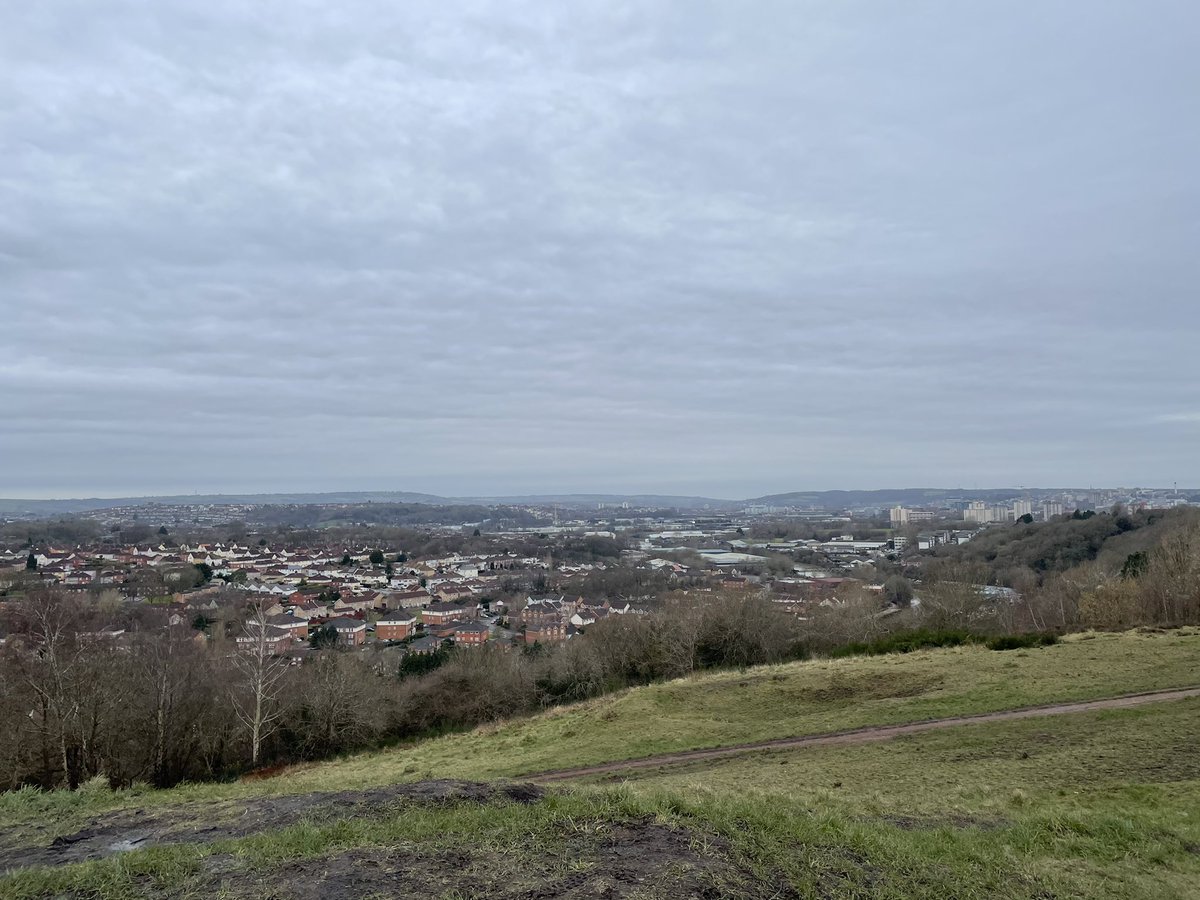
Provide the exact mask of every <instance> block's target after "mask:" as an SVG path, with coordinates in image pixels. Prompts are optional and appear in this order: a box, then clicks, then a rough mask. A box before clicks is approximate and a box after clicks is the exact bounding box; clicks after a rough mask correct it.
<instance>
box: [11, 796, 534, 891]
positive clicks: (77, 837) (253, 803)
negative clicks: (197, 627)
mask: <svg viewBox="0 0 1200 900" xmlns="http://www.w3.org/2000/svg"><path fill="white" fill-rule="evenodd" d="M543 793H544V791H543V789H542V788H540V787H538V786H537V785H532V784H509V785H504V784H500V785H492V784H480V783H477V782H470V781H422V782H417V783H415V784H397V785H391V786H389V787H384V788H376V789H373V790H366V791H331V792H321V793H314V794H294V795H290V796H288V795H284V796H274V797H257V798H250V799H246V800H237V801H226V802H218V803H184V804H179V805H176V806H171V807H157V808H156V807H151V808H148V809H137V810H116V811H114V812H111V813H106V814H105V815H103V816H99V817H97V818H95V819H93V820H92V821H90V822H89V823H88V824H87V825H85V826H84V827H83V828H81V829H80V830H79V831H77V832H75V833H74V834H69V835H62V836H60V837H57V838H55V839H54V840H53V841H52V842H51V843H50V844H48V845H42V846H22V845H21V843H20V841H19V840H12V839H8V840H4V841H3V844H2V845H0V872H4V871H11V870H14V869H20V868H24V867H27V866H59V865H65V864H67V863H76V862H83V861H85V860H89V859H101V858H103V857H106V856H112V855H114V854H118V853H124V852H128V851H130V850H143V849H145V848H147V847H158V846H163V845H167V844H186V843H209V842H211V841H219V840H225V839H227V838H240V837H246V836H247V835H250V834H255V833H257V832H259V831H263V830H264V829H270V830H277V829H280V828H286V827H288V826H289V825H294V824H296V823H298V822H301V821H304V820H309V819H313V820H320V819H327V818H331V817H332V818H349V817H354V816H376V815H383V814H386V813H388V812H389V811H390V810H392V809H395V808H398V807H400V806H402V805H404V804H411V803H426V804H431V803H432V804H450V803H499V802H513V803H536V802H537V801H538V800H540V799H541V798H542V796H543Z"/></svg>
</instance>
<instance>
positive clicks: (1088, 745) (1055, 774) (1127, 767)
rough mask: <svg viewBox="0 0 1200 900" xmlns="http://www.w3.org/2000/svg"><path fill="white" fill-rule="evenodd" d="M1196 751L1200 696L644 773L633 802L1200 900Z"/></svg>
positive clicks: (1082, 885)
mask: <svg viewBox="0 0 1200 900" xmlns="http://www.w3.org/2000/svg"><path fill="white" fill-rule="evenodd" d="M1198 746H1200V700H1194V699H1192V700H1179V701H1173V702H1168V703H1162V704H1154V705H1150V706H1145V707H1139V708H1135V709H1122V710H1106V711H1102V712H1090V713H1080V714H1077V715H1072V716H1064V717H1060V718H1055V719H1053V720H1041V721H1039V720H1029V719H1027V720H1019V721H1010V722H1004V723H993V724H978V725H965V726H960V727H957V728H953V729H947V730H945V731H939V732H925V733H922V734H916V735H909V736H905V737H901V738H897V739H895V740H893V741H889V742H887V743H882V744H861V745H857V746H842V747H829V748H812V749H807V750H799V751H780V752H765V753H756V754H753V755H749V756H743V757H737V758H732V759H727V760H722V761H719V762H714V763H711V764H708V765H705V766H703V767H702V768H701V767H683V768H679V767H676V768H671V769H667V770H664V771H662V772H643V773H639V774H638V775H636V776H635V779H636V780H634V781H632V782H627V783H626V785H625V786H624V789H626V790H630V791H633V792H634V793H635V794H637V795H639V796H643V797H645V798H647V799H661V798H664V797H671V798H674V799H675V801H676V802H677V803H681V804H697V805H699V806H704V805H706V804H709V803H713V802H717V803H719V802H721V800H722V798H728V797H733V796H736V797H739V798H741V799H742V800H743V801H744V802H747V803H749V804H751V805H758V804H761V805H762V806H763V807H764V808H767V809H772V810H775V809H777V808H778V807H779V805H780V804H784V805H785V806H787V807H789V808H796V809H802V810H811V811H813V812H814V814H818V815H819V814H828V813H829V812H830V811H837V813H838V814H839V815H841V816H843V817H847V818H851V819H854V820H857V821H859V822H861V823H863V824H864V825H865V826H867V827H868V828H869V830H870V831H871V833H872V835H873V837H874V839H875V840H877V841H882V842H884V843H885V844H888V845H890V846H892V847H898V846H907V847H908V848H909V849H910V851H911V852H913V853H917V854H918V855H920V852H919V851H918V850H917V849H916V848H917V847H918V846H921V845H922V843H923V844H924V846H926V847H927V849H928V852H930V853H934V854H937V855H938V858H941V859H943V860H947V859H951V860H953V859H956V858H957V859H960V860H965V859H968V858H976V859H980V860H990V861H991V863H992V864H995V863H996V861H997V860H1010V861H1013V862H1017V861H1019V863H1020V866H1021V868H1022V870H1023V871H1024V872H1025V873H1026V875H1028V876H1029V877H1030V878H1032V879H1033V881H1034V882H1036V883H1038V884H1044V885H1047V886H1050V887H1051V888H1052V889H1053V891H1054V892H1055V893H1061V894H1065V895H1067V896H1106V897H1109V896H1111V897H1146V898H1150V897H1197V896H1200V753H1197V751H1196V748H1197V747H1198ZM785 798H786V799H785ZM772 815H774V813H772ZM889 826H891V827H889ZM895 832H902V833H903V836H901V835H898V834H896V833H895ZM913 836H915V837H913ZM910 840H915V841H916V843H910ZM983 895H987V892H986V891H984V892H983ZM1015 895H1016V896H1021V894H1020V893H1017V894H1015Z"/></svg>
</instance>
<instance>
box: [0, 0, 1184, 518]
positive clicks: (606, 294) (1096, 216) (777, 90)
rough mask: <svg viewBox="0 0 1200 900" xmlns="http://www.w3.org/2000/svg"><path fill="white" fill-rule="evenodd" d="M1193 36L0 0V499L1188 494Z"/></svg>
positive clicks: (1046, 10)
mask: <svg viewBox="0 0 1200 900" xmlns="http://www.w3.org/2000/svg"><path fill="white" fill-rule="evenodd" d="M1198 25H1200V12H1197V10H1196V9H1195V8H1194V6H1193V5H1191V4H1186V3H1182V2H1167V0H1161V2H1152V3H1148V4H1141V5H1138V6H1137V8H1134V7H1132V6H1126V5H1122V4H1090V5H1087V6H1086V8H1085V7H1081V5H1080V4H1077V3H1069V2H1065V0H1059V2H1049V3H1043V4H1037V5H1036V6H1035V7H1029V8H1019V7H1013V6H1012V5H1011V4H1004V3H999V2H986V3H973V4H957V3H951V2H922V3H915V4H890V3H883V2H878V3H866V4H857V5H849V4H843V3H834V2H812V3H804V4H797V3H790V2H782V0H780V2H767V3H761V4H755V5H753V7H747V6H745V5H744V4H733V3H718V2H701V3H695V2H691V3H684V2H679V0H670V2H669V0H658V2H650V3H639V4H626V5H622V4H612V3H601V2H583V3H572V4H551V3H533V2H527V3H518V4H512V3H503V4H502V3H498V2H461V3H418V2H414V3H405V4H389V3H382V2H370V0H352V2H348V3H343V4H337V5H329V4H324V3H316V2H303V3H296V2H288V3H284V2H282V0H268V2H263V3H258V4H252V5H247V4H240V3H233V2H231V0H230V2H205V3H199V2H191V0H181V2H178V3H171V4H155V5H148V4H144V3H137V2H132V0H130V2H121V0H99V2H97V0H91V2H87V3H84V2H60V3H55V4H27V5H25V6H24V7H22V8H21V9H19V10H18V11H16V12H14V13H10V15H9V16H8V22H7V27H6V29H5V30H4V32H3V33H2V34H0V56H2V57H3V58H4V59H5V61H6V77H5V79H4V80H3V81H2V82H0V304H3V312H4V327H3V330H2V331H0V391H3V394H4V396H5V397H6V398H7V400H8V404H7V414H6V417H5V420H4V425H3V427H2V428H0V461H2V462H3V466H2V468H0V471H2V472H3V477H2V478H0V495H10V496H13V495H15V496H21V495H37V494H64V493H80V492H83V493H127V492H159V491H171V490H176V489H178V490H192V489H198V490H204V491H209V490H221V489H229V490H233V489H237V490H250V489H273V488H279V489H321V488H329V489H337V488H405V489H413V490H431V491H437V492H443V493H455V492H464V493H465V492H472V493H504V492H510V491H518V490H539V491H541V490H635V489H644V490H655V491H660V490H662V491H667V490H678V491H681V492H683V491H686V492H703V493H710V494H717V495H721V494H725V495H738V494H753V493H760V492H766V491H769V490H776V489H790V488H796V487H814V488H819V487H839V486H840V487H847V486H864V487H871V486H880V485H884V484H889V483H890V484H901V483H903V484H919V483H925V484H953V483H960V484H973V483H981V484H984V483H994V484H999V483H1010V484H1018V483H1025V484H1032V483H1046V484H1049V483H1060V484H1061V483H1081V482H1083V481H1087V482H1095V483H1105V482H1114V483H1115V482H1143V483H1151V482H1157V483H1168V482H1170V481H1175V480H1178V481H1180V482H1181V483H1186V482H1188V481H1189V480H1190V481H1200V478H1197V477H1195V476H1196V475H1200V473H1196V472H1195V463H1194V459H1195V452H1194V450H1195V444H1194V441H1195V438H1196V433H1195V428H1194V425H1195V413H1194V412H1193V411H1194V410H1195V408H1196V402H1195V390H1194V387H1193V386H1194V384H1195V383H1196V379H1197V375H1200V368H1198V367H1200V363H1197V361H1196V360H1197V358H1198V357H1197V355H1196V353H1195V343H1196V336H1197V333H1198V331H1200V329H1198V326H1200V307H1198V306H1197V305H1196V304H1195V302H1194V299H1193V296H1192V295H1193V294H1194V293H1195V287H1194V286H1195V284H1196V276H1197V274H1200V273H1198V272H1197V269H1198V268H1200V264H1198V263H1197V260H1196V258H1195V256H1196V254H1195V253H1194V247H1195V246H1196V245H1197V244H1198V243H1200V240H1198V239H1200V174H1197V170H1196V168H1195V166H1194V162H1193V160H1194V159H1195V158H1196V156H1197V151H1200V124H1198V123H1197V120H1196V118H1195V117H1194V116H1193V115H1191V113H1190V108H1189V106H1190V101H1191V97H1190V94H1191V91H1190V85H1192V84H1194V83H1195V82H1196V80H1197V76H1198V75H1200V64H1197V62H1196V61H1195V59H1194V54H1193V52H1192V47H1191V35H1194V34H1195V32H1196V28H1197V26H1198ZM1085 448H1086V449H1085Z"/></svg>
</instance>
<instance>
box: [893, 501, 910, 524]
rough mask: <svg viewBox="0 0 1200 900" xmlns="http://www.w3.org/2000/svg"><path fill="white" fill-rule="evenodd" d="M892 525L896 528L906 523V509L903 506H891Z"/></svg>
mask: <svg viewBox="0 0 1200 900" xmlns="http://www.w3.org/2000/svg"><path fill="white" fill-rule="evenodd" d="M891 519H892V527H893V528H897V527H899V526H901V525H907V524H908V510H907V509H905V508H904V507H903V506H893V507H892V511H891Z"/></svg>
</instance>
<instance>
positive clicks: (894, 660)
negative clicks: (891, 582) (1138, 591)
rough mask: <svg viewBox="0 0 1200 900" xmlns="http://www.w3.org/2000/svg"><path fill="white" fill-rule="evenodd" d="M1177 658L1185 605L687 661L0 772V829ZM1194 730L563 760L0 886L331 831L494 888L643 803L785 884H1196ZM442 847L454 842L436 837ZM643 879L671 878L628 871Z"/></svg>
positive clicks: (552, 873) (519, 759)
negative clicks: (340, 746) (1026, 645)
mask: <svg viewBox="0 0 1200 900" xmlns="http://www.w3.org/2000/svg"><path fill="white" fill-rule="evenodd" d="M1197 682H1200V630H1197V629H1182V630H1178V631H1173V632H1168V633H1127V634H1121V635H1109V634H1105V635H1081V636H1075V637H1070V638H1067V639H1065V640H1064V641H1063V642H1061V643H1059V644H1057V645H1055V646H1050V647H1043V648H1037V649H1030V650H1016V651H1011V652H1005V653H996V652H993V651H990V650H987V649H985V648H983V647H978V646H974V647H962V648H954V649H942V650H935V651H921V652H917V653H912V654H905V655H902V656H879V657H869V658H853V659H839V660H830V661H817V662H807V663H796V664H790V665H786V666H774V667H767V668H762V669H755V670H751V671H748V672H745V673H736V672H732V673H722V674H716V675H705V676H698V677H696V678H692V679H684V680H680V681H675V682H670V683H666V684H661V685H654V686H651V687H648V688H643V689H638V690H633V691H629V692H626V693H624V694H621V695H618V696H614V697H609V698H604V699H601V700H598V701H594V702H590V703H586V704H582V705H580V706H578V707H573V708H568V709H562V710H555V711H552V712H549V713H546V714H544V715H541V716H537V717H533V718H531V719H527V720H521V721H513V722H509V723H503V724H500V725H495V726H490V727H486V728H481V729H476V730H475V731H473V732H471V733H469V734H464V735H457V736H448V737H445V738H438V739H434V740H430V741H425V742H422V743H419V744H416V745H413V746H410V747H404V748H398V749H395V750H390V751H384V752H377V753H370V754H359V755H357V756H354V757H350V758H347V759H344V760H339V761H334V762H330V763H325V764H320V765H312V766H307V767H297V768H296V769H295V770H293V771H292V772H291V773H289V774H288V775H287V776H286V777H283V778H275V779H271V780H268V781H263V782H248V783H240V784H218V785H190V786H183V787H180V788H176V789H173V790H170V791H151V790H148V789H142V790H134V791H124V792H113V791H109V790H107V789H106V788H104V787H102V786H101V785H98V784H92V785H88V786H86V787H85V789H84V790H81V791H78V792H75V793H67V792H56V793H51V794H45V793H41V792H37V791H21V792H17V793H14V794H8V795H0V828H4V832H0V840H4V839H5V836H6V835H7V836H8V837H9V838H13V837H19V836H26V837H27V836H29V835H31V834H34V833H36V834H37V839H38V840H39V841H45V842H48V841H49V840H51V839H52V838H53V837H54V836H55V835H57V834H63V833H67V832H69V831H71V830H73V829H76V828H78V827H79V825H80V824H81V823H82V822H83V821H85V820H87V819H88V818H89V817H92V816H94V815H97V814H99V813H100V812H101V811H103V810H105V809H109V808H113V807H120V806H156V805H162V804H178V803H182V802H188V801H198V802H205V801H207V802H212V803H214V806H213V807H212V809H211V813H212V816H213V818H214V819H215V818H216V817H217V816H218V815H227V814H229V813H230V807H228V806H227V805H225V804H223V803H221V801H228V800H235V799H237V798H242V797H249V796H253V795H261V794H283V793H294V792H300V791H309V790H346V789H357V788H365V787H371V786H376V785H382V784H387V783H391V782H396V781H405V780H416V779H419V778H426V777H463V778H475V779H483V778H490V777H495V776H505V775H515V776H519V775H521V774H522V773H527V772H531V771H537V770H541V769H550V768H558V767H566V766H573V765H581V764H587V763H592V762H603V761H608V760H614V759H622V758H629V757H635V756H645V755H649V754H651V753H655V752H664V751H670V750H675V749H686V748H693V747H703V746H714V745H719V744H726V743H740V742H746V741H753V740H760V739H767V738H772V737H782V736H790V735H798V734H810V733H816V732H822V731H832V730H841V729H846V728H851V727H855V726H859V725H868V724H884V723H895V722H903V721H913V720H918V719H928V718H936V717H942V716H951V715H959V714H963V713H974V712H984V711H988V710H998V709H1008V708H1013V707H1018V706H1028V705H1034V704H1040V703H1051V702H1058V701H1071V700H1080V699H1088V698H1095V697H1101V696H1109V695H1115V694H1121V693H1130V692H1135V691H1142V690H1154V689H1158V688H1169V687H1180V686H1185V685H1191V684H1195V683H1197ZM1198 746H1200V700H1181V701H1174V702H1169V703H1156V704H1152V705H1147V706H1143V707H1138V708H1131V709H1123V710H1109V711H1098V712H1089V713H1079V714H1073V715H1070V716H1060V717H1054V718H1052V719H1025V720H1012V721H1006V722H997V723H979V724H972V725H963V726H959V727H955V728H952V729H946V730H942V731H933V732H924V733H919V734H914V735H907V736H902V737H899V738H896V739H893V740H890V741H887V742H883V743H870V744H862V745H854V746H838V747H826V748H808V749H804V750H796V751H771V752H760V753H754V754H750V755H746V756H739V757H735V758H728V759H723V760H717V761H713V762H710V763H706V764H704V765H703V766H701V767H696V766H689V767H671V768H668V769H664V770H662V771H655V770H643V771H640V772H638V773H633V775H634V778H635V780H633V781H630V782H628V783H626V784H623V785H620V786H612V785H608V784H605V783H603V782H600V783H584V784H576V785H572V786H570V787H563V788H561V789H559V790H558V791H555V792H553V793H551V794H550V795H549V796H548V797H547V798H546V799H544V800H542V801H541V802H539V803H536V804H532V805H528V806H521V805H513V804H502V805H501V804H495V805H491V804H485V805H476V804H457V805H450V806H445V807H438V806H425V805H418V804H406V805H403V806H401V807H399V808H396V809H393V810H391V811H388V812H387V813H380V814H377V815H375V816H361V817H358V818H354V819H349V820H336V819H335V820H322V821H319V822H304V823H301V824H297V825H294V826H291V827H288V828H282V829H277V830H273V831H267V832H264V833H261V834H256V835H254V836H252V837H247V838H243V839H239V840H224V841H218V842H213V843H208V844H192V845H181V846H172V847H160V848H151V849H147V850H143V851H136V852H132V853H127V854H124V855H121V856H117V857H111V858H109V859H105V860H101V861H97V862H90V863H84V864H77V865H72V866H65V867H61V868H59V869H35V870H26V871H22V872H19V873H17V874H15V875H11V876H9V877H7V878H0V897H4V898H22V900H23V898H33V897H45V896H56V895H76V896H86V897H96V898H131V897H140V896H145V895H147V894H153V893H156V892H157V893H158V894H159V895H161V896H180V897H187V896H196V897H199V896H205V897H209V896H212V895H213V893H214V890H213V877H214V876H213V872H214V871H219V872H221V873H224V874H223V875H222V877H225V876H226V875H228V877H230V878H233V879H235V880H237V879H241V881H240V882H238V883H240V884H241V885H242V887H243V888H246V886H247V885H250V886H251V888H253V889H255V890H257V887H255V886H256V885H262V886H263V890H264V891H268V892H269V890H271V889H272V888H271V886H272V885H273V884H274V883H275V881H276V879H278V878H279V877H280V875H281V873H284V872H288V871H291V869H292V868H293V867H294V866H295V865H297V864H298V862H299V861H305V860H309V861H314V864H315V865H316V867H317V871H324V870H325V868H326V867H327V866H332V865H335V864H337V862H338V860H342V861H343V863H344V862H345V859H346V855H347V854H361V853H372V852H378V853H380V854H382V858H384V859H407V858H412V859H417V860H420V862H421V866H422V871H427V872H432V873H436V878H442V879H443V880H441V881H437V880H436V878H435V880H434V881H431V882H430V884H429V886H430V890H431V893H432V895H433V896H438V895H441V896H446V897H450V896H469V895H477V894H478V893H479V891H482V892H483V894H485V895H486V894H487V893H489V892H512V891H517V890H521V889H524V888H526V887H528V888H535V887H538V886H539V885H540V886H543V887H544V885H545V884H546V883H548V882H547V881H546V880H545V879H550V883H552V882H553V878H556V877H559V876H560V875H562V874H563V873H569V872H570V871H573V870H574V869H580V870H585V869H587V867H588V866H590V865H592V864H593V863H592V862H590V861H589V860H592V859H593V856H594V855H593V856H589V852H590V851H589V849H588V848H589V847H593V845H594V844H595V842H596V841H598V840H600V838H601V836H603V835H604V834H605V833H607V832H608V831H610V830H611V829H612V828H613V827H614V826H615V823H646V822H652V823H660V824H662V825H664V826H668V827H670V828H673V829H679V830H681V831H682V832H685V833H686V834H688V835H689V836H690V837H689V840H690V841H692V842H693V843H694V844H695V845H696V846H700V847H703V846H704V845H705V844H706V842H710V841H714V840H715V841H720V842H721V843H720V846H721V847H724V848H727V850H728V852H729V853H731V854H732V857H733V859H734V861H735V863H736V865H737V866H739V867H741V869H739V871H743V870H744V871H748V872H751V873H755V874H756V875H758V876H759V877H760V878H762V879H766V880H772V879H774V880H776V881H778V880H779V879H782V880H783V881H784V882H786V883H788V884H790V885H792V886H793V887H794V889H795V890H796V891H797V892H799V894H800V895H801V896H818V897H920V896H941V897H955V898H970V897H979V898H984V897H987V898H992V897H996V898H1024V897H1125V898H1146V900H1149V898H1166V897H1181V898H1184V897H1197V896H1200V754H1198V753H1197V750H1196V748H1197V747H1198ZM188 814H189V815H193V814H195V815H203V814H204V812H203V810H202V809H197V810H189V812H188ZM35 828H36V829H37V830H36V832H34V831H32V830H31V829H35ZM589 842H590V843H589ZM14 846H16V845H15V844H14ZM531 848H533V849H531ZM455 852H457V853H459V854H460V856H461V857H462V859H464V860H467V862H461V863H456V862H454V861H453V860H452V859H450V858H449V857H447V856H446V854H452V853H455ZM701 855H703V854H701ZM456 867H457V868H456ZM464 867H465V868H464ZM460 870H461V871H462V872H467V873H468V874H469V875H470V878H472V879H474V881H472V882H471V884H472V885H474V887H473V888H472V890H474V891H475V894H472V890H465V891H464V889H463V882H462V881H461V880H460V881H455V880H454V878H455V877H458V876H456V875H455V873H456V872H458V873H459V874H460V875H461V872H460ZM539 879H543V880H541V881H539ZM480 885H483V887H482V888H481V887H479V886H480ZM727 892H728V893H729V894H732V895H736V894H737V891H736V890H735V889H732V888H730V889H728V891H727ZM717 895H718V896H719V895H720V893H719V892H718V894H717ZM646 896H670V894H669V892H667V893H662V892H659V893H655V892H654V891H652V890H649V889H647V891H646Z"/></svg>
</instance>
